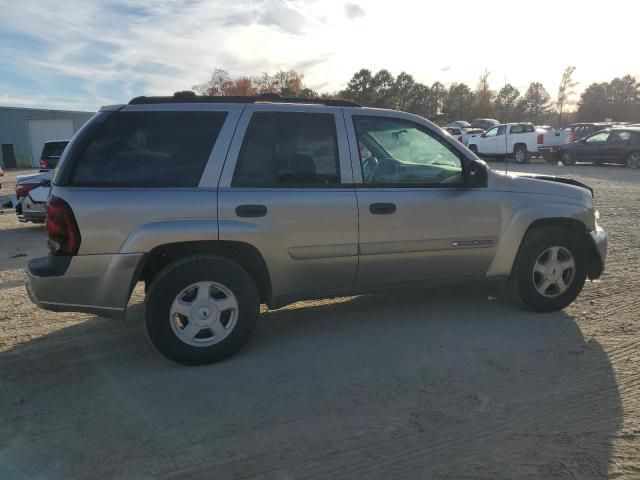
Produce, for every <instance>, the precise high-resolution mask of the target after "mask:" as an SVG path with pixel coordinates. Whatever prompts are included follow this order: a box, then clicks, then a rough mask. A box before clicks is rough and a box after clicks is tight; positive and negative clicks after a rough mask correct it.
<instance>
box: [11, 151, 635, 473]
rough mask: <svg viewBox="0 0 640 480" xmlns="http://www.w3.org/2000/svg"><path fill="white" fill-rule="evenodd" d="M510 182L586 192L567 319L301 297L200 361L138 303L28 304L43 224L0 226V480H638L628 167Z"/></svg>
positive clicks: (495, 307)
mask: <svg viewBox="0 0 640 480" xmlns="http://www.w3.org/2000/svg"><path fill="white" fill-rule="evenodd" d="M492 165H493V166H494V168H501V166H502V164H500V163H492ZM518 170H519V171H532V172H543V173H551V174H560V175H568V176H573V177H574V178H576V179H578V180H581V181H583V182H585V183H587V184H588V185H591V186H592V187H594V189H595V192H596V203H597V205H598V208H599V210H600V213H601V215H602V217H601V220H600V223H601V224H602V225H603V226H604V228H605V229H606V230H607V231H608V234H609V238H610V251H609V260H608V264H607V270H606V273H605V274H604V275H603V277H602V278H601V279H600V280H599V281H596V282H593V283H588V284H587V285H586V286H585V289H584V291H583V293H582V294H581V296H580V297H579V298H578V300H577V301H576V302H575V303H574V304H573V305H571V306H569V307H568V308H567V309H566V310H564V311H562V312H558V313H552V314H544V315H541V314H533V313H529V312H524V311H522V310H520V309H519V308H518V307H517V306H516V305H514V304H513V303H511V301H510V300H509V299H508V297H507V296H506V295H505V293H504V292H503V291H501V290H499V289H489V288H487V287H479V288H475V289H473V288H469V287H458V288H450V289H447V290H432V291H423V292H420V293H406V294H398V295H390V294H388V295H373V296H363V297H355V298H346V299H337V300H331V301H322V302H305V303H299V304H296V305H293V306H290V307H288V308H285V309H281V310H277V311H269V312H265V313H264V314H263V316H262V319H261V321H260V324H259V327H258V330H257V332H256V335H255V336H254V337H253V339H252V340H251V341H250V343H249V344H248V345H247V347H246V348H244V349H243V350H242V351H241V352H240V353H239V354H238V355H237V356H235V357H234V358H232V359H231V360H229V361H227V362H224V363H221V364H217V365H211V366H206V367H198V368H186V367H180V366H177V365H175V364H173V363H171V362H169V361H167V360H165V359H164V358H163V357H161V356H160V355H159V354H158V353H156V352H155V351H154V350H153V348H152V347H151V346H150V344H149V342H148V341H147V338H146V336H145V332H144V329H143V322H142V310H143V305H142V303H141V302H142V295H141V294H140V292H139V291H137V292H136V294H135V295H134V298H133V299H132V304H131V307H130V309H129V313H128V315H127V318H126V319H125V320H122V321H114V320H107V319H103V318H99V317H95V316H91V315H85V314H70V313H52V312H46V311H44V310H39V309H38V308H36V307H35V306H34V305H32V304H31V302H30V301H29V299H28V298H27V295H26V293H25V291H24V287H23V286H22V277H23V271H22V269H23V267H24V265H25V263H26V261H27V260H29V259H30V258H33V257H36V256H39V255H42V254H44V253H45V238H44V237H45V235H44V231H43V228H42V226H34V225H21V224H19V223H18V222H17V221H16V219H15V215H14V214H13V213H12V212H4V213H2V214H0V478H3V479H4V478H6V479H22V478H25V479H34V478H35V479H37V478H61V479H69V478H81V479H85V478H86V479H89V478H100V479H103V478H166V479H178V478H180V479H183V478H187V479H195V478H207V479H208V478H215V479H217V480H224V479H264V480H267V479H273V480H276V479H278V480H281V479H293V478H296V479H298V478H305V479H328V478H331V479H356V478H357V479H392V478H393V479H413V478H416V479H432V478H434V479H445V478H446V479H453V478H465V479H487V478H501V479H502V478H504V479H529V478H541V479H548V478H559V479H564V478H571V479H584V478H605V477H611V478H640V443H639V436H640V403H639V402H640V395H639V394H640V387H639V380H640V341H639V337H638V333H637V328H638V323H639V321H640V300H639V296H638V295H639V293H638V292H640V268H639V265H640V260H639V258H640V241H639V240H640V171H630V170H628V169H626V168H623V167H616V166H600V167H598V166H591V165H578V166H576V167H571V168H568V167H555V166H548V165H544V164H540V163H538V164H532V165H529V166H526V167H518ZM12 175H13V174H8V175H7V177H5V179H4V180H2V183H3V189H2V190H1V191H0V197H1V196H2V195H8V194H10V193H11V190H12V185H11V178H12Z"/></svg>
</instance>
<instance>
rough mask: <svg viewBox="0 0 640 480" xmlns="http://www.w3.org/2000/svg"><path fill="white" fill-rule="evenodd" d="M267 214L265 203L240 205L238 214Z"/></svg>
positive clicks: (241, 215) (249, 215) (244, 216)
mask: <svg viewBox="0 0 640 480" xmlns="http://www.w3.org/2000/svg"><path fill="white" fill-rule="evenodd" d="M266 214H267V207H265V206H264V205H238V206H237V207H236V215H237V216H239V217H242V218H255V217H264V216H265V215H266Z"/></svg>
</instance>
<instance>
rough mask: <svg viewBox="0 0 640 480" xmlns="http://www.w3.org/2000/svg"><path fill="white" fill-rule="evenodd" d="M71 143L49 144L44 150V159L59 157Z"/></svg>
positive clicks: (45, 145)
mask: <svg viewBox="0 0 640 480" xmlns="http://www.w3.org/2000/svg"><path fill="white" fill-rule="evenodd" d="M67 143H69V142H47V143H45V144H44V147H43V148H42V156H43V157H59V156H60V155H62V152H63V151H64V147H66V146H67Z"/></svg>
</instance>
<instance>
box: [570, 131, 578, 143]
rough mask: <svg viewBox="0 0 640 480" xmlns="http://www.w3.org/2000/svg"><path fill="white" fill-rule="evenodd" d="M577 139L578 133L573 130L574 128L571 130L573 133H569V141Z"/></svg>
mask: <svg viewBox="0 0 640 480" xmlns="http://www.w3.org/2000/svg"><path fill="white" fill-rule="evenodd" d="M575 139H576V134H575V133H574V132H573V130H571V133H570V134H569V143H573V142H574V141H575Z"/></svg>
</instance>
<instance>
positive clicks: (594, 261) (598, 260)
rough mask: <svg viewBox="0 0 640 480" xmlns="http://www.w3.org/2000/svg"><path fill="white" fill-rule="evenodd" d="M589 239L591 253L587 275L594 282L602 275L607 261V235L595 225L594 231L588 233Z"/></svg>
mask: <svg viewBox="0 0 640 480" xmlns="http://www.w3.org/2000/svg"><path fill="white" fill-rule="evenodd" d="M589 237H590V238H591V243H592V252H591V258H590V260H591V261H590V262H589V270H588V272H587V273H588V275H589V278H590V279H591V280H595V279H596V278H598V277H600V275H602V272H603V271H604V265H605V262H606V261H607V233H606V232H605V231H604V230H603V229H602V227H601V226H600V225H598V224H597V223H596V229H595V230H594V231H592V232H589Z"/></svg>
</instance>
